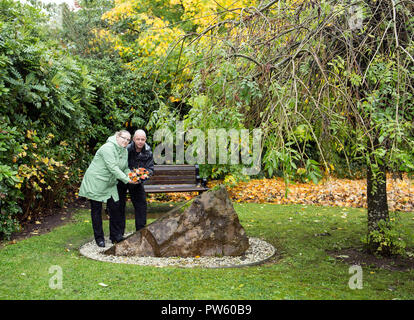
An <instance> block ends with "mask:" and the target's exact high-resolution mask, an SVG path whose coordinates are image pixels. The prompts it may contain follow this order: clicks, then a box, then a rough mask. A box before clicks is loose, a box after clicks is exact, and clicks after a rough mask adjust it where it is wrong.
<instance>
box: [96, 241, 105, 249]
mask: <svg viewBox="0 0 414 320" xmlns="http://www.w3.org/2000/svg"><path fill="white" fill-rule="evenodd" d="M96 244H97V245H98V247H101V248H103V247H105V241H103V240H101V241H98V242H97V243H96Z"/></svg>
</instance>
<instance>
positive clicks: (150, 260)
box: [79, 238, 276, 268]
mask: <svg viewBox="0 0 414 320" xmlns="http://www.w3.org/2000/svg"><path fill="white" fill-rule="evenodd" d="M105 243H106V246H105V248H101V247H98V246H97V245H96V243H95V240H92V241H90V242H88V243H86V244H84V245H83V246H81V247H80V249H79V251H80V253H81V254H82V255H83V256H85V257H88V258H90V259H94V260H99V261H105V262H112V263H126V264H137V265H142V266H154V267H183V268H194V267H201V268H229V267H242V266H250V265H256V264H260V263H262V262H264V261H266V260H268V259H269V258H271V257H272V256H273V255H274V254H275V252H276V249H275V248H274V247H273V246H272V245H271V244H269V243H267V242H266V241H264V240H261V239H259V238H249V244H250V247H249V249H247V251H246V253H245V254H244V255H243V256H237V257H230V256H222V257H199V258H195V257H194V258H181V257H168V258H158V257H122V256H113V255H106V254H103V253H102V252H103V251H105V250H107V249H108V248H110V247H111V246H112V244H111V242H110V240H109V239H105Z"/></svg>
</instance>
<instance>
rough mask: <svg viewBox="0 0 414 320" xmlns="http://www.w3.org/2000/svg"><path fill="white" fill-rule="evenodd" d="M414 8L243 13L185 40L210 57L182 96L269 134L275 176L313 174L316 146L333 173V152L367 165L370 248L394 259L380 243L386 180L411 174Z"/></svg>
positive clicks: (348, 6)
mask: <svg viewBox="0 0 414 320" xmlns="http://www.w3.org/2000/svg"><path fill="white" fill-rule="evenodd" d="M413 11H414V2H413V1H410V0H407V1H399V2H396V1H394V0H377V1H349V2H338V1H322V0H321V1H269V2H266V3H265V2H264V1H263V2H260V3H259V4H258V6H256V7H254V6H250V7H244V8H243V9H240V10H239V15H237V16H236V17H233V18H231V19H226V20H221V21H220V20H218V18H217V19H216V21H215V23H211V24H210V25H208V26H205V28H204V29H203V30H200V31H198V32H196V33H193V34H187V35H186V39H188V38H191V39H192V40H191V43H192V44H196V43H197V45H194V46H193V47H192V50H194V52H196V55H197V56H198V55H199V54H200V53H202V57H203V59H201V60H200V62H199V63H198V64H197V65H198V69H197V71H196V72H195V73H194V75H193V82H192V85H191V86H189V87H188V90H187V91H183V92H181V95H182V99H184V100H185V99H186V97H188V98H187V101H188V102H189V103H191V102H194V101H195V100H196V99H195V97H204V100H203V101H204V104H203V106H200V105H198V108H199V109H198V114H200V112H202V111H201V110H204V112H205V113H206V114H209V112H210V114H212V113H213V112H217V110H220V109H223V108H231V109H233V110H236V111H237V112H238V113H239V114H240V115H242V118H243V121H244V124H245V126H246V127H248V128H254V127H260V128H262V129H263V132H264V135H265V145H264V157H263V161H264V164H265V166H264V167H265V169H266V170H268V171H269V173H270V175H271V174H272V172H275V171H276V170H282V171H283V172H284V174H285V175H289V174H292V172H295V171H297V163H302V165H304V166H306V167H309V168H310V172H311V171H312V167H313V168H314V167H315V163H314V162H312V161H311V160H312V157H311V156H310V155H309V152H308V150H307V149H306V146H307V142H309V141H313V143H314V144H315V148H316V150H317V153H318V157H319V159H318V160H319V162H320V163H321V164H322V165H323V166H324V167H325V170H326V171H329V170H331V169H332V166H331V165H330V162H329V158H330V155H331V154H332V153H333V152H337V153H338V152H339V153H341V154H342V155H343V156H344V157H346V159H347V161H348V162H353V161H362V162H363V163H364V164H365V166H366V179H367V199H368V200H367V202H368V203H367V205H368V238H367V242H368V245H369V249H370V250H371V251H372V252H374V251H379V250H381V252H382V253H383V254H390V253H393V245H394V244H393V243H392V242H391V243H386V244H385V245H384V243H385V242H384V241H383V239H384V235H385V234H386V233H387V230H388V228H389V225H388V222H389V212H388V204H387V191H386V173H387V171H398V172H404V171H405V172H409V173H411V174H412V173H413V171H414V155H413V152H412V150H414V139H413V136H414V128H413V119H414V111H413V107H412V104H413V75H414V67H413V66H414V64H413V62H414V58H413V55H414V53H413V29H414V23H413V18H412V15H411V13H412V12H413ZM201 39H204V41H203V42H201ZM207 39H208V41H207ZM197 41H198V42H197ZM197 49H198V50H197ZM309 168H306V170H308V169H309Z"/></svg>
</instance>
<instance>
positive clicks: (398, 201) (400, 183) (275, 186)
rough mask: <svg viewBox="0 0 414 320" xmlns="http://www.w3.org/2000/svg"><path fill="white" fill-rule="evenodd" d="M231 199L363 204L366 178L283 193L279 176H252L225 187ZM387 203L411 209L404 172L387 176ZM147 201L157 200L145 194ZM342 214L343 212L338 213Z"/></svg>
mask: <svg viewBox="0 0 414 320" xmlns="http://www.w3.org/2000/svg"><path fill="white" fill-rule="evenodd" d="M220 183H222V181H221V180H213V181H209V183H208V186H209V187H210V188H211V187H214V186H215V185H217V184H220ZM227 190H228V191H229V195H230V198H231V200H232V201H234V202H253V203H274V204H304V205H320V206H337V207H354V208H366V207H367V186H366V180H365V179H361V180H351V179H338V178H333V177H329V178H327V179H324V180H323V181H321V182H320V183H319V184H314V183H312V182H311V183H292V184H289V186H288V190H289V192H288V196H287V197H285V193H286V185H285V182H284V180H283V179H282V178H273V179H252V180H250V181H248V182H239V183H238V184H237V185H235V186H234V187H227ZM196 195H197V193H171V194H169V195H168V199H166V201H171V202H179V201H185V200H189V199H191V198H193V197H194V196H196ZM387 196H388V205H389V209H390V210H391V211H403V212H413V211H414V181H412V180H410V179H408V178H407V177H406V176H404V177H403V178H402V179H393V178H392V177H391V175H388V176H387ZM149 201H150V202H152V201H159V200H154V199H151V197H150V198H149ZM342 217H343V218H346V213H345V214H344V215H343V216H342Z"/></svg>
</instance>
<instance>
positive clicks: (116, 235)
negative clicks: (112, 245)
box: [90, 197, 125, 243]
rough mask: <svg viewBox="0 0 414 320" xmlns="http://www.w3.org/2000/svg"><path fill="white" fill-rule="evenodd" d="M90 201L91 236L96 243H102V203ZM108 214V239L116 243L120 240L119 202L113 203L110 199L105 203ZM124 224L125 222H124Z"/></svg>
mask: <svg viewBox="0 0 414 320" xmlns="http://www.w3.org/2000/svg"><path fill="white" fill-rule="evenodd" d="M90 201H91V217H92V227H93V234H94V237H95V241H96V243H98V242H99V241H104V231H103V228H102V202H100V201H95V200H90ZM106 208H107V209H108V212H109V239H111V240H112V241H118V240H120V239H121V238H122V220H121V216H120V212H119V202H115V201H114V199H113V198H112V197H111V198H110V199H108V200H107V202H106ZM124 223H125V222H124Z"/></svg>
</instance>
